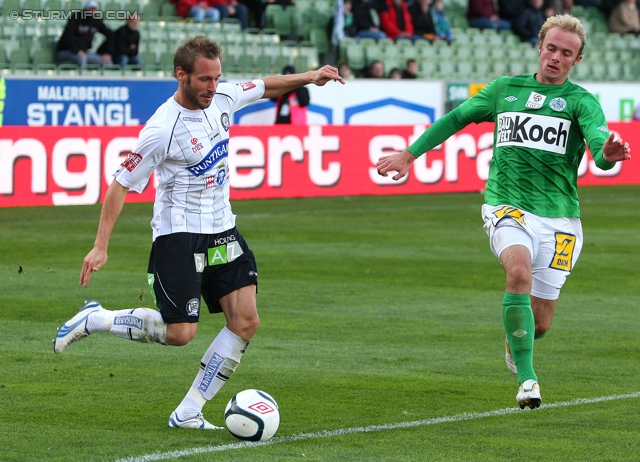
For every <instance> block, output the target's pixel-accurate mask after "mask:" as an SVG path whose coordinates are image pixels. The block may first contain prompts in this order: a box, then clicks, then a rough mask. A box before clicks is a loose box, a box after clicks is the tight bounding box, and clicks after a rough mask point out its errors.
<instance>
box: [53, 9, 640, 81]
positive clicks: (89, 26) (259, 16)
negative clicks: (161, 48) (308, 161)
mask: <svg viewBox="0 0 640 462" xmlns="http://www.w3.org/2000/svg"><path fill="white" fill-rule="evenodd" d="M172 1H173V2H174V3H175V4H176V9H177V13H178V15H179V16H181V17H183V18H188V19H190V20H192V21H194V22H201V21H208V22H217V21H220V20H222V19H224V18H229V17H231V18H237V19H238V20H239V22H240V24H241V28H242V29H246V28H247V27H255V28H262V27H264V26H265V9H266V7H267V6H268V5H270V4H277V5H280V6H282V7H283V8H285V7H288V6H293V5H295V0H172ZM574 6H580V7H588V8H599V9H600V10H601V11H602V12H603V13H604V15H605V16H606V17H607V19H608V25H609V30H610V31H611V32H616V33H622V34H627V33H631V34H640V16H639V13H638V11H639V10H640V8H639V6H640V0H600V1H596V0H468V7H467V20H468V23H469V26H470V27H473V28H478V29H494V30H496V31H500V30H511V31H512V32H513V33H514V34H516V35H517V36H518V37H519V38H520V40H522V41H523V42H528V43H531V44H532V45H536V44H537V43H538V42H539V39H538V31H539V30H540V27H541V26H542V24H543V23H544V21H545V20H546V19H547V18H548V17H549V16H552V15H555V14H565V13H568V14H571V12H572V8H573V7H574ZM97 8H98V4H97V2H96V1H95V0H88V1H87V2H86V4H85V5H84V9H85V10H95V9H97ZM138 21H139V20H138V19H135V20H129V21H127V23H126V24H125V25H123V26H122V27H121V28H120V29H118V30H117V31H112V30H110V29H109V28H108V27H107V26H106V25H105V24H104V22H103V21H102V20H101V19H96V18H92V17H90V16H89V17H87V16H86V15H82V16H77V17H72V18H71V19H70V20H69V22H68V24H67V27H66V28H65V30H64V33H63V34H62V37H61V38H60V41H59V43H58V47H57V51H56V60H57V61H58V62H59V63H63V62H70V63H74V64H77V65H79V66H84V65H86V64H97V65H105V64H119V65H122V66H124V65H127V64H135V65H142V64H143V63H142V62H141V60H140V58H139V56H138V45H139V41H140V34H139V32H138ZM97 32H100V33H101V34H103V35H104V36H105V37H106V40H105V42H104V43H103V44H102V46H101V47H100V49H98V50H97V52H96V53H92V52H90V49H91V45H92V40H93V35H94V34H95V33H97ZM327 35H328V36H330V37H331V38H332V40H334V44H335V43H337V42H339V41H340V40H341V39H344V38H346V37H351V38H354V39H356V40H361V39H363V38H368V39H374V40H380V39H391V40H393V41H400V40H407V41H411V42H416V41H420V40H426V41H429V42H435V41H444V42H447V43H451V42H452V41H453V40H455V37H454V36H453V34H452V31H451V26H450V24H449V21H448V19H447V14H446V9H445V4H444V1H443V0H339V1H338V2H337V6H336V12H335V14H334V16H333V18H332V20H331V22H330V24H329V25H328V30H327ZM340 64H341V66H340V69H341V75H342V76H343V77H345V78H351V77H353V74H354V71H355V72H356V73H357V74H358V75H359V76H362V77H367V78H383V77H384V78H386V77H390V78H415V77H416V67H417V64H416V63H415V61H413V60H409V61H408V62H407V63H406V67H405V68H404V69H388V70H385V69H384V63H382V62H381V61H374V62H371V63H369V66H367V67H366V68H365V69H355V70H352V69H350V68H348V67H349V66H348V64H347V63H340ZM387 71H388V72H387ZM345 74H346V75H345Z"/></svg>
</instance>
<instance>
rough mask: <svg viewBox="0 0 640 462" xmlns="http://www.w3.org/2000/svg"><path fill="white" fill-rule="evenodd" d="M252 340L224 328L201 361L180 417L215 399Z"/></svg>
mask: <svg viewBox="0 0 640 462" xmlns="http://www.w3.org/2000/svg"><path fill="white" fill-rule="evenodd" d="M248 345H249V341H248V340H246V339H243V338H242V337H238V336H237V335H235V334H234V333H233V332H231V331H230V330H229V329H228V328H227V327H224V328H223V329H222V330H221V331H220V333H219V334H218V336H217V337H216V338H215V340H214V341H213V342H212V343H211V345H210V346H209V348H208V349H207V351H206V353H205V354H204V356H203V357H202V361H201V362H200V370H199V371H198V375H197V376H196V378H195V380H194V381H193V384H192V385H191V388H189V391H188V392H187V395H186V396H185V398H184V399H183V400H182V402H181V403H180V405H179V406H178V408H177V409H176V413H177V414H178V417H179V418H180V419H183V418H187V417H192V416H193V415H195V414H198V413H199V412H202V407H203V406H204V405H205V403H206V402H207V401H209V400H210V399H212V398H213V397H214V396H215V395H216V393H218V391H219V390H220V388H222V386H223V385H224V384H225V383H226V382H227V380H228V379H229V377H231V375H232V374H233V373H234V371H235V370H236V367H238V364H239V363H240V358H242V354H243V353H244V352H245V350H246V349H247V346H248Z"/></svg>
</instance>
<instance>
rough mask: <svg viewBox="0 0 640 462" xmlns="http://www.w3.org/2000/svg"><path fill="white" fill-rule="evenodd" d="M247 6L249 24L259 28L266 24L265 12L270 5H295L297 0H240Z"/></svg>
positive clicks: (284, 6) (283, 6)
mask: <svg viewBox="0 0 640 462" xmlns="http://www.w3.org/2000/svg"><path fill="white" fill-rule="evenodd" d="M239 1H240V3H242V4H244V5H245V6H246V7H247V11H248V16H249V24H251V25H252V26H253V27H257V28H258V29H262V28H263V27H264V26H265V16H264V12H265V10H266V8H267V6H268V5H280V6H281V7H282V8H286V7H288V6H295V4H296V2H295V0H239Z"/></svg>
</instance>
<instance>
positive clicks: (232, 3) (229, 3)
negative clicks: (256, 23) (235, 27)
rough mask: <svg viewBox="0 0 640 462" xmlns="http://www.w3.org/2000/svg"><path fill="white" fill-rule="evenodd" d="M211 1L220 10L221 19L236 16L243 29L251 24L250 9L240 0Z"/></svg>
mask: <svg viewBox="0 0 640 462" xmlns="http://www.w3.org/2000/svg"><path fill="white" fill-rule="evenodd" d="M209 3H210V4H211V6H213V7H214V8H215V9H216V10H218V11H219V12H220V20H223V19H227V18H236V19H238V20H240V27H241V28H242V29H243V30H244V29H246V28H247V27H248V26H249V10H248V9H247V6H246V5H243V4H242V3H239V2H238V0H209Z"/></svg>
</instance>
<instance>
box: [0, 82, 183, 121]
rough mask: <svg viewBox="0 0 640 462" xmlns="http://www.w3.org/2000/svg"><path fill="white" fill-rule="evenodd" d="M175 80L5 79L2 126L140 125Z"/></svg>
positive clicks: (166, 95) (167, 94)
mask: <svg viewBox="0 0 640 462" xmlns="http://www.w3.org/2000/svg"><path fill="white" fill-rule="evenodd" d="M176 89H177V82H176V81H175V80H146V79H145V80H124V79H118V80H106V79H77V80H74V79H14V78H5V97H4V98H5V99H4V111H3V116H4V117H3V125H28V126H32V127H39V126H44V125H54V126H55V125H62V126H85V125H96V126H100V125H108V126H122V125H141V124H144V123H145V122H146V121H147V120H148V119H149V117H151V116H152V115H153V113H154V112H155V111H156V109H157V108H158V106H160V105H161V104H162V103H163V102H165V101H166V100H167V99H168V98H170V97H171V96H172V95H173V94H174V93H175V91H176Z"/></svg>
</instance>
